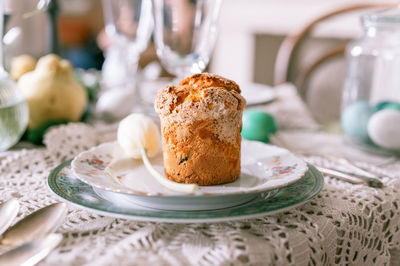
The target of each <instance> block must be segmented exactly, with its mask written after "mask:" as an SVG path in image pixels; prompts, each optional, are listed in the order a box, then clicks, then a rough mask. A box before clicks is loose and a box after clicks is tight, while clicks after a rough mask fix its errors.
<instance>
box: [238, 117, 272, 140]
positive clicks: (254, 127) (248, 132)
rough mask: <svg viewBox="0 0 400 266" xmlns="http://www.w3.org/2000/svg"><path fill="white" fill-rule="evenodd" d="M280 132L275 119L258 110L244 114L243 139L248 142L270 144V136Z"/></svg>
mask: <svg viewBox="0 0 400 266" xmlns="http://www.w3.org/2000/svg"><path fill="white" fill-rule="evenodd" d="M277 130H278V127H277V124H276V121H275V119H274V117H273V116H272V115H270V114H268V113H266V112H262V111H258V110H246V111H244V113H243V124H242V132H241V134H242V137H243V138H245V139H248V140H258V141H262V142H269V135H270V134H274V133H276V131H277Z"/></svg>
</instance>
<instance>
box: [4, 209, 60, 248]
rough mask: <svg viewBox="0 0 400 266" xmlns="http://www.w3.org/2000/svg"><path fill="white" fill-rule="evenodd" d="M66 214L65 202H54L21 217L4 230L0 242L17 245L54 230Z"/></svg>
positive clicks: (6, 244)
mask: <svg viewBox="0 0 400 266" xmlns="http://www.w3.org/2000/svg"><path fill="white" fill-rule="evenodd" d="M66 214H67V205H66V204H65V203H55V204H52V205H49V206H47V207H45V208H42V209H40V210H38V211H36V212H34V213H31V214H30V215H28V216H26V217H25V218H23V219H22V220H21V221H19V222H18V223H16V224H15V225H14V226H12V227H10V228H9V229H8V230H7V231H6V232H4V234H3V237H2V238H1V239H0V244H1V245H5V246H18V245H21V244H23V243H26V242H30V241H32V240H34V239H36V238H40V237H43V236H44V235H47V234H49V233H52V232H54V231H55V230H56V229H57V228H58V227H59V226H60V225H61V224H62V222H63V221H64V219H65V216H66Z"/></svg>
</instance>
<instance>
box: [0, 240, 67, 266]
mask: <svg viewBox="0 0 400 266" xmlns="http://www.w3.org/2000/svg"><path fill="white" fill-rule="evenodd" d="M62 238H63V237H62V235H61V234H50V235H48V236H45V237H43V238H39V239H36V240H34V241H32V242H28V243H25V244H23V245H21V246H18V247H16V248H14V249H12V250H10V251H7V252H6V253H4V254H2V255H0V265H7V266H17V265H24V266H31V265H35V264H36V263H38V262H39V261H41V260H42V259H44V258H45V257H46V256H47V255H49V254H50V252H51V251H52V250H53V249H54V248H55V247H57V246H58V245H59V244H60V242H61V240H62Z"/></svg>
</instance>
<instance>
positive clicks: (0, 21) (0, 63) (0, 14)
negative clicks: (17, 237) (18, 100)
mask: <svg viewBox="0 0 400 266" xmlns="http://www.w3.org/2000/svg"><path fill="white" fill-rule="evenodd" d="M3 36H4V1H0V76H4V75H7V72H6V70H5V68H4V50H3V49H4V47H3Z"/></svg>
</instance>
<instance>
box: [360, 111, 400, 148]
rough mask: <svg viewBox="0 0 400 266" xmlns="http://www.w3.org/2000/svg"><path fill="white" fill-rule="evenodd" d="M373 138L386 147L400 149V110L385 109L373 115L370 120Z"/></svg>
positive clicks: (371, 136) (369, 132)
mask: <svg viewBox="0 0 400 266" xmlns="http://www.w3.org/2000/svg"><path fill="white" fill-rule="evenodd" d="M368 134H369V137H370V138H371V140H372V141H373V142H374V143H375V144H376V145H378V146H381V147H383V148H385V149H400V112H399V111H397V110H394V109H384V110H382V111H378V112H376V113H375V114H374V115H372V116H371V118H370V120H369V122H368Z"/></svg>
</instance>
